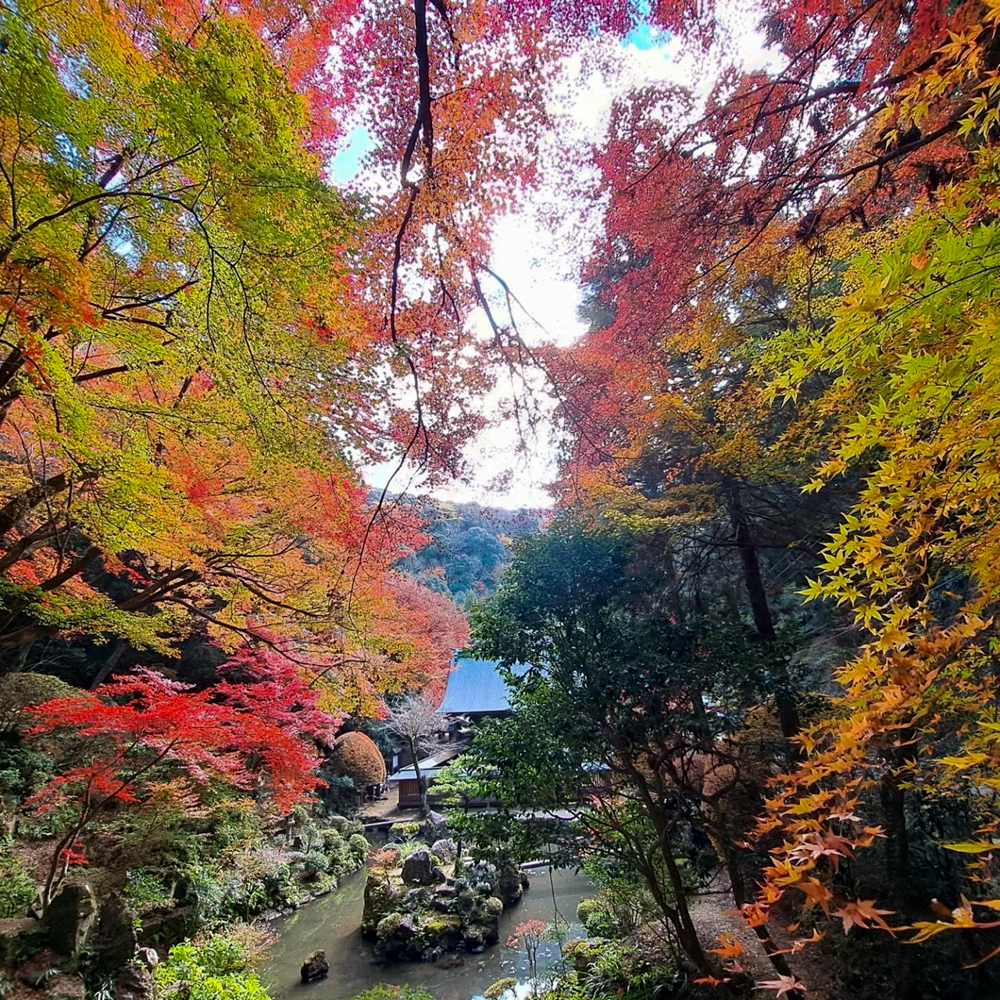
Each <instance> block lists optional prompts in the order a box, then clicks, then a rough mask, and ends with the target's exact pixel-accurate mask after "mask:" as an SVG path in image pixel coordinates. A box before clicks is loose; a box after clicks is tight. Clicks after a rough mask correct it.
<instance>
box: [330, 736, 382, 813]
mask: <svg viewBox="0 0 1000 1000" xmlns="http://www.w3.org/2000/svg"><path fill="white" fill-rule="evenodd" d="M330 766H331V767H332V768H333V770H334V771H336V773H337V774H342V775H344V776H345V777H347V778H350V779H351V781H353V782H354V786H355V788H366V787H367V786H368V785H378V784H381V783H382V782H383V781H385V777H386V770H385V761H384V760H383V758H382V754H381V752H380V751H379V748H378V747H377V746H375V744H374V742H373V741H372V740H371V738H370V737H368V736H365V734H364V733H357V732H353V733H344V735H343V736H341V737H339V738H338V739H337V742H336V743H334V745H333V753H332V754H331V755H330ZM352 832H359V831H352Z"/></svg>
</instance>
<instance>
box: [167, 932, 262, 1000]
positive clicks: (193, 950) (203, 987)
mask: <svg viewBox="0 0 1000 1000" xmlns="http://www.w3.org/2000/svg"><path fill="white" fill-rule="evenodd" d="M249 966H250V956H249V954H248V952H247V949H246V946H245V945H244V944H243V943H241V942H239V941H235V940H233V939H232V938H229V937H226V936H225V935H223V934H213V935H212V936H211V937H209V938H207V939H206V940H204V941H202V942H199V943H197V944H196V943H193V942H191V941H185V942H183V944H177V945H174V947H173V948H171V949H170V954H169V956H168V957H167V960H166V961H165V962H161V963H160V964H159V965H158V966H157V967H156V968H155V969H154V970H153V983H154V995H155V997H156V1000H270V997H269V996H268V994H267V991H266V990H265V989H264V987H263V986H262V985H261V982H260V980H259V979H258V978H257V976H256V974H255V973H253V972H251V971H249Z"/></svg>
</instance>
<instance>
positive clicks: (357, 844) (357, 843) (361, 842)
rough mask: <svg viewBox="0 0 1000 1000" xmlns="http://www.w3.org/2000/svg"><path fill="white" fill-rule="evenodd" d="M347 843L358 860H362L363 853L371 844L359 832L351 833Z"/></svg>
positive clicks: (365, 852) (366, 851) (364, 853)
mask: <svg viewBox="0 0 1000 1000" xmlns="http://www.w3.org/2000/svg"><path fill="white" fill-rule="evenodd" d="M347 844H348V846H349V847H350V849H351V850H352V851H353V852H354V856H355V858H357V860H358V861H363V860H364V858H365V855H366V854H367V853H368V848H369V847H370V846H371V845H370V844H369V843H368V841H367V840H366V839H365V837H364V835H363V834H361V833H352V834H351V837H350V839H349V840H348V841H347Z"/></svg>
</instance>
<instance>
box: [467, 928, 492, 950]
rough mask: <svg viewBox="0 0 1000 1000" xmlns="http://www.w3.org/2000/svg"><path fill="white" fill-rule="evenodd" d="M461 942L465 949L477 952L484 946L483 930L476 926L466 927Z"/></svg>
mask: <svg viewBox="0 0 1000 1000" xmlns="http://www.w3.org/2000/svg"><path fill="white" fill-rule="evenodd" d="M462 944H463V945H465V950H466V951H471V952H479V951H482V950H483V948H485V947H486V939H485V938H484V937H483V932H482V931H481V930H480V929H479V928H478V927H466V928H465V934H464V935H463V937H462Z"/></svg>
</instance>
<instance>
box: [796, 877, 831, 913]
mask: <svg viewBox="0 0 1000 1000" xmlns="http://www.w3.org/2000/svg"><path fill="white" fill-rule="evenodd" d="M795 888H796V889H801V890H802V892H804V893H805V896H806V904H805V906H803V910H811V909H812V908H813V907H814V906H820V907H822V908H823V912H824V913H825V914H826V915H827V916H829V915H830V900H831V899H833V893H832V892H830V890H829V889H828V888H827V887H826V886H825V885H823V883H822V882H820V880H819V879H816V878H808V879H806V880H805V881H804V882H799V883H798V884H797V885H796V886H795Z"/></svg>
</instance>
